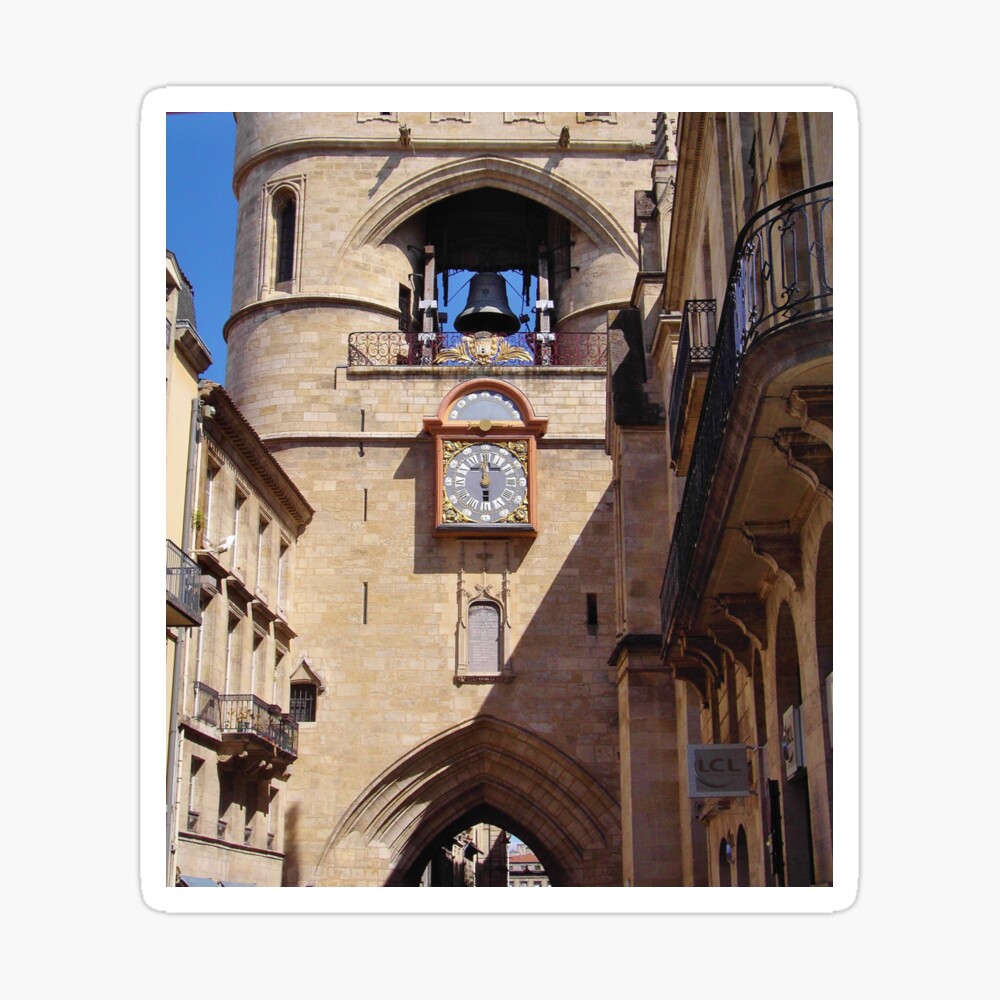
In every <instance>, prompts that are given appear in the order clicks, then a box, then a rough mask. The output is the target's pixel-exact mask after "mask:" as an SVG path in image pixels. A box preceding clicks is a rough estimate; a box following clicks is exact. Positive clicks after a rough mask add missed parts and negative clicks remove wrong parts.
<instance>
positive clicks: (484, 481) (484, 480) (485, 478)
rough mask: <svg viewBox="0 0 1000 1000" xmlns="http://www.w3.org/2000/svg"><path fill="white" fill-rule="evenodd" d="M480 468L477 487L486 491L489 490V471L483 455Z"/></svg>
mask: <svg viewBox="0 0 1000 1000" xmlns="http://www.w3.org/2000/svg"><path fill="white" fill-rule="evenodd" d="M480 468H481V469H482V470H483V474H482V475H481V476H480V477H479V485H480V486H482V488H483V489H484V490H488V489H489V488H490V469H489V466H488V465H487V464H486V456H485V455H483V464H482V465H481V466H480Z"/></svg>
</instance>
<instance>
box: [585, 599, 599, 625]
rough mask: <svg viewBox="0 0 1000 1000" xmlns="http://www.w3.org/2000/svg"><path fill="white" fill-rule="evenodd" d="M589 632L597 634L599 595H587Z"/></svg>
mask: <svg viewBox="0 0 1000 1000" xmlns="http://www.w3.org/2000/svg"><path fill="white" fill-rule="evenodd" d="M587 631H588V632H589V633H590V634H591V635H596V634H597V594H587Z"/></svg>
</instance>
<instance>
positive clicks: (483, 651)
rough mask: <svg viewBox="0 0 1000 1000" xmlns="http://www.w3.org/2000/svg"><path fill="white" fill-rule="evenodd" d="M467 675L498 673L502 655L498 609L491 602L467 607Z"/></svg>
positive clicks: (478, 602) (477, 603)
mask: <svg viewBox="0 0 1000 1000" xmlns="http://www.w3.org/2000/svg"><path fill="white" fill-rule="evenodd" d="M468 642H469V673H470V674H493V673H498V672H499V671H500V664H501V657H502V655H503V648H502V643H501V642H500V607H499V605H496V604H494V603H493V602H492V601H474V602H473V603H472V604H470V605H469V639H468Z"/></svg>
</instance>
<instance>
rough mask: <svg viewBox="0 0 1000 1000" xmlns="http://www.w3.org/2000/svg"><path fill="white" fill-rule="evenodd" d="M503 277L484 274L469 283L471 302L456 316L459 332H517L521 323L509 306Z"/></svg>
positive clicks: (493, 273) (477, 275)
mask: <svg viewBox="0 0 1000 1000" xmlns="http://www.w3.org/2000/svg"><path fill="white" fill-rule="evenodd" d="M505 285H506V283H505V282H504V280H503V275H500V274H497V273H495V272H491V271H481V272H480V273H479V274H475V275H473V276H472V281H471V282H469V300H468V302H467V303H466V307H465V308H464V309H463V310H462V311H461V312H460V313H459V314H458V316H456V317H455V329H456V330H458V332H459V333H477V332H479V331H480V330H485V331H487V332H489V333H516V332H517V331H518V330H519V329H520V328H521V321H520V320H519V319H518V317H517V316H516V315H514V313H512V312H511V310H510V307H509V306H508V305H507V289H506V287H505Z"/></svg>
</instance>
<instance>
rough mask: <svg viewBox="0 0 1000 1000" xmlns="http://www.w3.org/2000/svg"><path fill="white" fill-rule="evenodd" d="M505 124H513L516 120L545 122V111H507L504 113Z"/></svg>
mask: <svg viewBox="0 0 1000 1000" xmlns="http://www.w3.org/2000/svg"><path fill="white" fill-rule="evenodd" d="M503 121H504V124H505V125H512V124H513V123H514V122H540V123H542V124H544V123H545V112H544V111H505V112H504V113H503Z"/></svg>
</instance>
